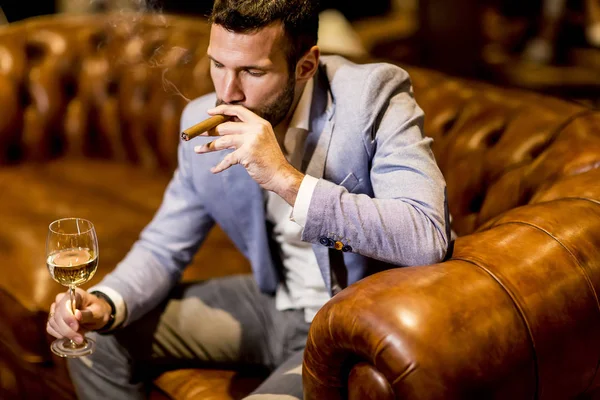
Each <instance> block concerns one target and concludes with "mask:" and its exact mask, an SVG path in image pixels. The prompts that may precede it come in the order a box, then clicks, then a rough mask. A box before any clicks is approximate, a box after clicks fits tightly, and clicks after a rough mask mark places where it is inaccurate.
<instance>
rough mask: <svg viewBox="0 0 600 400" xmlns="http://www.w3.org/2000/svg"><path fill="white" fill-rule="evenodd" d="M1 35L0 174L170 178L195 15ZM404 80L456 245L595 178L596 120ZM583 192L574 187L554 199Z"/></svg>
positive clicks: (201, 50) (100, 18)
mask: <svg viewBox="0 0 600 400" xmlns="http://www.w3.org/2000/svg"><path fill="white" fill-rule="evenodd" d="M0 38H1V39H2V40H0V104H2V107H0V163H3V164H6V163H12V162H19V161H43V160H48V159H51V158H54V157H58V156H67V157H75V158H77V157H104V158H106V157H109V158H113V159H116V160H121V161H124V162H134V163H139V164H141V165H143V166H144V167H146V168H148V169H156V168H167V169H170V168H173V167H174V166H175V162H176V158H175V153H176V151H175V149H176V147H177V144H178V141H179V136H178V133H179V132H178V130H179V126H178V125H179V115H180V112H181V110H182V109H183V107H184V106H185V104H186V100H185V98H187V99H191V98H194V97H197V96H199V95H201V94H204V93H207V92H209V91H210V90H212V83H211V81H210V77H209V74H208V69H209V64H208V60H207V57H206V47H207V44H208V26H207V24H206V22H205V21H204V20H202V19H194V18H183V17H175V16H165V15H151V14H144V15H142V14H107V15H92V16H77V17H73V16H61V17H51V18H37V19H33V20H30V21H27V22H23V23H17V24H13V25H10V26H8V27H5V28H3V29H2V30H0ZM408 70H409V72H410V74H411V76H412V78H413V83H414V89H415V94H416V98H417V101H418V102H419V104H420V105H421V107H422V108H423V109H424V111H425V115H426V120H425V121H426V123H425V132H426V134H427V135H428V136H431V137H433V138H434V139H435V142H434V152H435V154H436V157H437V160H438V163H439V165H440V167H441V169H442V171H443V173H444V175H445V177H446V179H447V183H448V196H449V204H450V212H451V214H452V216H453V219H454V220H453V228H454V229H455V231H456V232H457V233H458V234H459V235H464V234H468V233H471V232H473V231H475V230H476V229H477V228H478V227H480V226H481V225H482V224H483V223H485V222H486V221H488V220H489V219H490V218H492V217H495V216H497V215H499V214H500V213H502V212H504V211H506V210H509V209H511V208H514V207H517V206H521V205H524V204H527V203H528V202H530V201H538V200H539V199H541V198H544V197H545V196H547V194H545V193H546V191H547V190H549V188H550V187H551V186H552V187H555V188H556V187H558V186H560V185H561V184H563V183H564V182H566V181H572V180H573V179H574V178H573V176H574V175H578V174H584V175H585V177H582V178H581V179H583V180H585V179H587V177H588V176H591V175H593V174H594V173H595V172H593V171H591V170H594V169H596V168H597V167H598V165H599V163H600V151H598V148H599V146H600V139H599V136H600V128H599V126H600V125H599V124H598V121H599V118H600V116H599V115H598V113H594V112H592V111H590V110H588V109H586V108H583V107H581V106H577V105H574V104H570V103H567V102H564V101H561V100H557V99H553V98H549V97H547V96H540V95H536V94H532V93H526V92H522V91H516V90H507V89H500V88H497V87H493V86H491V85H486V84H482V83H476V82H468V81H463V80H460V79H454V78H450V77H448V76H445V75H442V74H438V73H435V72H432V71H427V70H422V69H418V68H410V67H409V68H408ZM178 92H180V94H181V95H179V94H178ZM590 179H591V178H590ZM553 185H554V186H553ZM557 185H558V186H557ZM565 185H566V183H565ZM567 186H569V185H567ZM555 190H556V189H555ZM580 190H582V188H580V187H577V186H574V185H570V186H569V187H568V188H563V191H562V192H561V193H562V194H561V195H566V194H569V195H570V196H575V195H578V194H580V192H579V191H580ZM554 196H555V197H556V196H559V194H558V192H557V193H555V194H554Z"/></svg>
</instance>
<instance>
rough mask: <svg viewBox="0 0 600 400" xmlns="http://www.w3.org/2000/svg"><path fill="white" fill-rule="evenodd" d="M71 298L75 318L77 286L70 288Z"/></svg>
mask: <svg viewBox="0 0 600 400" xmlns="http://www.w3.org/2000/svg"><path fill="white" fill-rule="evenodd" d="M69 296H70V297H71V311H72V312H73V316H75V310H76V308H75V286H69Z"/></svg>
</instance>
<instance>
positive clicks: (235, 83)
mask: <svg viewBox="0 0 600 400" xmlns="http://www.w3.org/2000/svg"><path fill="white" fill-rule="evenodd" d="M221 99H222V100H223V102H225V103H228V104H235V103H241V102H243V101H244V100H245V98H244V91H243V90H242V88H241V86H240V82H239V80H238V78H237V76H235V75H229V74H228V76H227V77H226V78H225V86H224V87H223V93H222V94H221Z"/></svg>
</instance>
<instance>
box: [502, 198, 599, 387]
mask: <svg viewBox="0 0 600 400" xmlns="http://www.w3.org/2000/svg"><path fill="white" fill-rule="evenodd" d="M581 199H582V200H587V199H585V198H581ZM592 202H594V203H597V202H596V201H595V200H592ZM509 224H516V225H524V226H529V227H531V228H534V229H536V230H538V231H540V232H543V233H545V234H546V235H548V236H549V237H550V238H552V239H554V240H555V241H556V242H557V243H558V244H559V245H560V246H561V247H562V248H563V249H564V250H565V251H566V252H567V253H568V254H569V256H570V257H571V258H572V259H573V261H575V264H576V265H577V267H578V268H579V269H580V270H581V272H582V273H583V276H584V278H585V281H586V283H587V285H588V287H589V288H590V290H591V292H592V294H593V296H594V299H595V300H596V309H597V310H600V300H599V299H598V293H596V289H595V288H594V285H593V283H592V280H591V279H590V277H589V276H588V274H587V272H586V270H585V269H584V268H583V266H582V265H581V263H580V262H579V260H578V259H577V257H576V256H575V254H573V252H572V251H571V250H569V248H567V247H566V246H565V245H564V244H563V243H562V242H561V241H560V240H559V239H558V238H557V237H555V236H554V235H552V234H551V233H550V232H548V231H547V230H546V229H544V228H542V227H540V226H537V225H534V224H532V223H531V222H524V221H509V222H505V223H503V224H500V225H509ZM495 226H499V225H495ZM599 368H600V359H599V361H598V363H596V371H595V372H594V375H593V376H592V379H591V382H590V383H589V385H588V386H587V387H586V389H585V390H584V393H585V392H587V391H588V390H589V389H590V387H591V386H592V385H593V384H594V379H595V377H596V375H597V374H598V370H599Z"/></svg>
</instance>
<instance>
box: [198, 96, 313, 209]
mask: <svg viewBox="0 0 600 400" xmlns="http://www.w3.org/2000/svg"><path fill="white" fill-rule="evenodd" d="M208 114H210V115H216V114H224V115H230V116H235V117H237V119H238V120H239V121H240V122H233V121H229V122H225V123H223V124H221V125H219V126H217V127H216V128H215V129H214V132H215V134H216V135H218V136H220V137H219V138H218V139H216V140H213V141H212V142H209V143H206V144H204V145H202V146H196V147H194V151H195V152H196V153H198V154H203V153H209V152H213V151H219V150H225V149H235V151H233V152H232V153H229V154H227V155H226V156H225V157H224V158H223V160H221V162H220V163H219V164H217V165H216V166H215V167H213V168H211V172H212V173H214V174H217V173H219V172H221V171H225V170H226V169H227V168H229V167H231V166H232V165H235V164H241V165H242V166H243V167H244V168H246V170H247V171H248V174H249V175H250V177H251V178H252V179H254V180H255V181H256V182H257V183H258V184H259V185H260V186H261V187H262V188H264V189H266V190H270V191H273V192H275V193H277V194H278V195H280V196H281V197H282V198H283V199H284V200H285V201H287V202H288V204H290V205H291V206H293V205H294V203H295V201H296V195H297V194H298V189H299V188H300V183H302V179H303V178H304V175H303V174H302V173H301V172H299V171H298V170H297V169H295V168H294V167H292V166H291V165H290V164H289V163H288V161H287V160H286V159H285V156H284V155H283V153H282V151H281V148H280V147H279V144H278V143H277V138H276V137H275V133H274V131H273V127H272V126H271V123H269V121H267V120H265V119H263V118H261V117H259V116H258V115H256V114H255V113H253V112H252V111H250V110H248V109H247V108H245V107H242V106H239V105H220V106H218V107H215V108H213V109H210V110H208ZM202 135H203V136H207V135H208V133H203V134H202Z"/></svg>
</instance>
